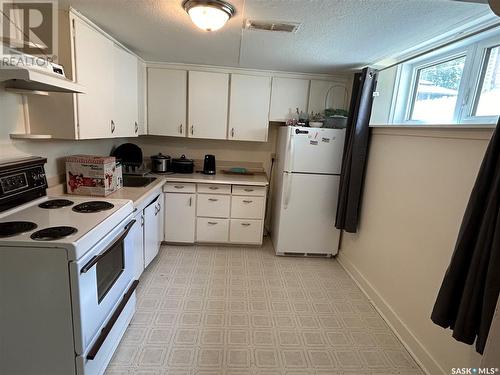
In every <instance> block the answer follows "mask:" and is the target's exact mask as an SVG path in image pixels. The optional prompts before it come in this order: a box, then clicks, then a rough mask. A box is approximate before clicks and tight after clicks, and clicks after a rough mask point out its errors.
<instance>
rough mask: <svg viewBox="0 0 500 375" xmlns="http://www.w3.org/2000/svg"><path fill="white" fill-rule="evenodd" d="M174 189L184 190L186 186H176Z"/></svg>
mask: <svg viewBox="0 0 500 375" xmlns="http://www.w3.org/2000/svg"><path fill="white" fill-rule="evenodd" d="M174 188H176V189H184V186H183V185H175V186H174Z"/></svg>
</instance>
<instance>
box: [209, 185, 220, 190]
mask: <svg viewBox="0 0 500 375" xmlns="http://www.w3.org/2000/svg"><path fill="white" fill-rule="evenodd" d="M209 189H210V190H219V187H218V186H210V187H209Z"/></svg>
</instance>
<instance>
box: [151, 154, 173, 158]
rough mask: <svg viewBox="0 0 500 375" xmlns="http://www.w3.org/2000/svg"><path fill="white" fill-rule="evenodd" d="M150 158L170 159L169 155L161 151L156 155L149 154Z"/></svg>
mask: <svg viewBox="0 0 500 375" xmlns="http://www.w3.org/2000/svg"><path fill="white" fill-rule="evenodd" d="M151 159H170V156H168V155H163V154H162V153H161V152H160V153H159V154H158V155H153V156H151Z"/></svg>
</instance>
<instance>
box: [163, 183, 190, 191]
mask: <svg viewBox="0 0 500 375" xmlns="http://www.w3.org/2000/svg"><path fill="white" fill-rule="evenodd" d="M163 191H164V192H165V193H195V192H196V184H190V183H187V184H186V183H183V182H167V183H166V184H165V185H163Z"/></svg>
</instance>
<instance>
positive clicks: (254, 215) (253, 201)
mask: <svg viewBox="0 0 500 375" xmlns="http://www.w3.org/2000/svg"><path fill="white" fill-rule="evenodd" d="M264 206H265V198H264V197H239V196H233V197H231V217H232V218H236V219H263V218H264Z"/></svg>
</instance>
